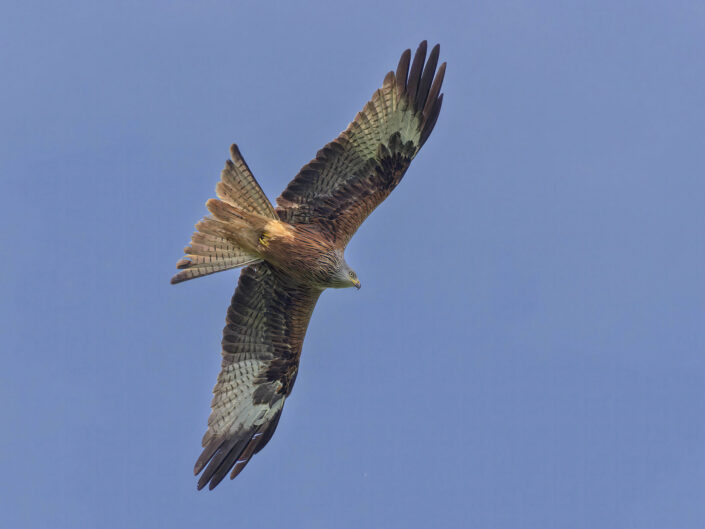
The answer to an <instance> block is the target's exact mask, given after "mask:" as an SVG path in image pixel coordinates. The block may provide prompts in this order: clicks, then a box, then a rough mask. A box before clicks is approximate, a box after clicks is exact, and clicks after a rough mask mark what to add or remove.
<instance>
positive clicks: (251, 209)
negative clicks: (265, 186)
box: [215, 143, 278, 219]
mask: <svg viewBox="0 0 705 529" xmlns="http://www.w3.org/2000/svg"><path fill="white" fill-rule="evenodd" d="M230 156H231V158H232V161H230V160H228V161H227V162H225V168H224V169H223V171H222V172H221V173H220V182H218V185H217V186H216V188H215V189H216V192H217V193H218V198H220V199H221V200H223V201H224V202H227V203H229V204H231V205H233V206H235V207H236V208H237V209H239V210H241V211H244V212H245V213H254V214H257V215H262V216H264V217H268V218H270V219H277V218H278V217H277V214H276V213H274V208H273V207H272V204H271V203H270V202H269V200H267V197H266V196H265V194H264V192H263V191H262V188H261V187H260V186H259V184H258V183H257V180H255V177H254V176H253V175H252V172H251V171H250V168H249V167H247V164H246V163H245V159H244V158H243V157H242V154H240V149H238V148H237V145H235V144H234V143H233V144H232V145H231V146H230Z"/></svg>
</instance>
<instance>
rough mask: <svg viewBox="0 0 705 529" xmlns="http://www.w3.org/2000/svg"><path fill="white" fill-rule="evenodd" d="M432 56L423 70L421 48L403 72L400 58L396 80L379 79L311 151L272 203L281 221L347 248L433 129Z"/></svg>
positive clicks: (407, 58) (435, 81) (436, 75)
mask: <svg viewBox="0 0 705 529" xmlns="http://www.w3.org/2000/svg"><path fill="white" fill-rule="evenodd" d="M439 49H440V48H439V46H438V45H436V46H434V48H433V49H432V50H431V53H430V55H429V57H428V61H427V62H426V64H425V66H424V61H425V58H426V41H423V42H422V43H421V44H420V45H419V47H418V49H417V50H416V54H415V55H414V61H413V63H411V68H410V62H411V51H410V50H406V51H405V52H404V53H403V54H402V56H401V59H400V60H399V66H398V68H397V71H396V73H395V72H389V73H388V74H387V76H386V77H385V79H384V84H383V86H382V88H381V89H379V90H377V91H376V92H375V93H374V95H373V96H372V99H371V100H370V101H369V102H368V103H367V104H366V105H365V107H364V108H363V110H362V112H359V113H358V114H357V116H355V119H354V120H353V122H352V123H350V125H349V126H348V128H347V129H345V130H344V131H343V132H342V133H341V134H340V136H338V138H336V139H335V140H333V141H332V142H331V143H329V144H328V145H326V146H325V147H324V148H323V149H321V150H320V151H318V154H317V155H316V158H315V159H313V160H312V161H311V162H309V163H308V164H307V165H305V166H304V167H303V168H302V169H301V171H300V172H299V174H298V175H296V177H295V178H294V179H293V180H292V181H291V182H290V183H289V185H288V186H287V188H286V189H285V190H284V192H283V193H282V194H281V196H280V197H279V198H278V199H277V204H278V207H277V210H276V211H277V214H278V215H279V217H280V218H281V219H282V220H284V221H286V222H289V223H292V224H297V223H305V224H309V223H311V224H318V225H320V226H321V227H322V228H323V229H326V230H327V231H328V232H329V233H331V235H333V236H334V237H335V238H336V240H337V241H340V242H342V243H343V244H347V242H348V241H349V240H350V238H351V237H352V236H353V234H354V233H355V231H357V229H358V228H359V227H360V225H361V224H362V222H363V221H364V220H365V219H366V218H367V216H368V215H369V214H370V213H372V211H373V210H374V209H375V208H376V207H377V206H378V205H379V204H380V203H381V202H382V201H383V200H384V199H385V198H386V197H387V196H388V195H389V193H391V192H392V190H393V189H394V188H395V187H396V186H397V184H398V183H399V182H400V181H401V179H402V177H403V176H404V173H405V172H406V170H407V168H408V167H409V164H410V163H411V160H412V159H413V158H414V156H416V153H418V152H419V149H421V147H422V146H423V144H424V143H425V142H426V140H427V139H428V136H429V134H431V131H432V130H433V127H434V125H435V124H436V119H437V118H438V113H439V112H440V110H441V104H442V102H443V95H442V94H440V90H441V84H442V83H443V76H444V74H445V66H446V65H445V63H443V64H442V65H441V66H440V68H438V71H437V72H436V64H437V63H438V53H439ZM407 73H408V76H407Z"/></svg>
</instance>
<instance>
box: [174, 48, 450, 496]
mask: <svg viewBox="0 0 705 529" xmlns="http://www.w3.org/2000/svg"><path fill="white" fill-rule="evenodd" d="M438 53H439V46H438V45H436V46H434V48H433V49H432V50H431V53H430V54H429V56H428V60H426V41H424V42H422V43H421V44H420V45H419V47H418V49H417V50H416V53H415V55H414V59H413V62H412V61H411V51H410V50H406V51H405V52H404V53H403V54H402V56H401V58H400V59H399V65H398V67H397V70H396V72H389V73H388V74H387V76H386V77H385V78H384V83H383V85H382V88H380V89H379V90H377V91H376V92H375V93H374V95H373V96H372V99H371V100H370V101H369V102H368V103H367V104H366V105H365V107H364V108H363V109H362V111H361V112H359V113H358V114H357V116H355V119H354V120H353V121H352V123H350V125H348V128H347V129H345V130H344V131H343V132H342V133H341V134H340V136H338V137H337V138H336V139H335V140H333V141H332V142H331V143H329V144H328V145H326V146H325V147H323V149H321V150H320V151H318V154H317V155H316V158H315V159H313V160H312V161H311V162H309V163H308V164H306V165H305V166H304V167H302V168H301V171H299V174H297V175H296V177H295V178H294V179H293V180H292V181H291V182H290V183H289V185H288V186H287V187H286V189H285V190H284V192H283V193H282V194H281V196H280V197H279V198H277V207H276V208H274V207H272V204H271V203H270V202H269V200H267V197H266V196H265V195H264V193H263V192H262V189H261V188H260V186H259V184H257V181H256V180H255V178H254V176H253V175H252V172H251V171H250V169H249V167H248V166H247V164H246V163H245V160H244V159H243V158H242V155H241V154H240V151H239V149H238V148H237V146H235V145H233V146H232V147H231V148H230V153H231V158H232V161H231V160H228V161H227V162H226V165H225V169H223V172H222V173H221V180H220V182H218V185H217V187H216V192H217V195H218V199H210V200H209V201H208V202H207V207H208V210H209V211H210V213H211V216H209V217H206V218H204V219H203V220H201V221H200V222H199V223H198V224H197V225H196V232H195V233H194V234H193V236H192V238H191V244H190V245H189V246H187V247H186V248H185V250H184V251H185V253H186V258H184V259H182V260H180V261H179V262H178V263H177V265H176V266H177V268H179V269H180V272H179V273H178V274H176V275H175V276H174V277H173V278H172V280H171V282H172V283H180V282H182V281H186V280H188V279H194V278H196V277H201V276H204V275H208V274H212V273H215V272H220V271H222V270H228V269H230V268H237V267H241V266H247V267H246V268H245V269H244V270H243V271H242V273H241V274H240V280H239V281H238V285H237V288H236V289H235V294H234V295H233V298H232V301H231V303H230V307H229V308H228V314H227V317H226V325H225V329H224V330H223V341H222V346H223V350H222V355H223V361H222V370H221V372H220V374H219V375H218V381H217V383H216V385H215V388H214V389H213V394H214V396H213V401H212V403H211V415H210V417H209V418H208V430H207V431H206V433H205V435H204V436H203V442H202V444H203V452H202V453H201V455H200V457H199V458H198V461H196V466H195V468H194V473H195V474H199V473H201V472H203V473H202V474H201V477H200V479H199V481H198V488H199V489H201V488H203V487H204V486H205V485H208V486H209V488H210V489H213V488H214V487H215V486H216V485H218V483H220V482H221V481H222V480H223V478H224V477H225V476H226V475H227V474H228V473H229V472H230V478H231V479H232V478H234V477H235V476H237V475H238V474H239V473H240V472H241V471H242V469H243V468H244V467H245V465H247V463H248V462H249V461H250V458H251V457H252V455H253V454H256V453H257V452H259V451H260V450H261V449H262V448H264V446H265V445H266V444H267V442H268V441H269V440H270V439H271V437H272V434H273V433H274V430H275V429H276V427H277V423H278V422H279V417H280V416H281V413H282V409H283V407H284V402H285V401H286V398H287V397H288V396H289V394H290V393H291V390H292V388H293V386H294V381H295V380H296V374H297V372H298V366H299V357H300V356H301V348H302V345H303V341H304V336H305V334H306V328H307V327H308V322H309V319H310V317H311V314H312V312H313V308H314V306H315V305H316V301H317V300H318V297H319V296H320V294H321V292H323V290H325V289H326V288H345V287H353V286H354V287H357V288H360V281H359V279H358V278H357V275H356V274H355V272H354V271H353V270H352V269H351V268H350V266H348V264H347V263H346V261H345V257H344V252H345V247H346V246H347V243H348V242H349V241H350V238H351V237H352V236H353V234H354V233H355V231H357V229H358V228H359V227H360V225H361V224H362V222H363V221H364V220H365V219H366V218H367V216H368V215H369V214H370V213H371V212H372V211H373V210H374V209H375V208H376V207H377V206H378V205H379V204H380V203H381V202H382V201H383V200H384V199H385V198H387V196H388V195H389V193H391V192H392V190H393V189H394V188H395V187H396V186H397V184H399V182H400V181H401V179H402V177H403V176H404V173H405V172H406V170H407V168H408V167H409V164H410V163H411V160H412V159H413V158H414V156H416V154H417V153H418V152H419V149H421V147H422V146H423V144H424V143H425V142H426V140H427V139H428V136H429V134H431V131H432V130H433V127H434V125H435V124H436V119H437V118H438V114H439V112H440V110H441V104H442V102H443V95H442V94H441V93H440V90H441V84H442V83H443V76H444V73H445V66H446V65H445V63H443V64H441V66H440V67H439V68H438V70H436V65H437V64H438Z"/></svg>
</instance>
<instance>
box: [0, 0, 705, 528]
mask: <svg viewBox="0 0 705 529" xmlns="http://www.w3.org/2000/svg"><path fill="white" fill-rule="evenodd" d="M264 4H268V6H266V7H265V6H264ZM336 4H337V3H335V2H322V1H321V2H308V3H306V4H305V6H304V5H300V6H295V5H294V3H293V2H284V1H280V2H271V3H270V2H247V3H245V2H229V3H228V2H210V1H207V2H186V1H177V2H121V3H120V4H116V3H106V2H85V3H81V2H72V3H69V4H65V3H49V2H43V3H42V2H11V3H6V4H5V5H4V8H3V15H2V21H0V34H1V35H2V41H3V43H2V46H0V68H1V71H2V82H1V83H0V102H1V112H2V116H1V119H0V127H1V128H0V140H1V141H0V178H1V179H2V192H1V193H0V211H1V214H2V224H1V226H2V227H1V228H0V247H2V249H3V251H2V263H3V270H2V274H1V276H0V291H1V292H2V303H1V305H0V326H1V331H2V370H0V400H1V401H2V406H0V420H1V421H2V424H3V433H2V435H1V436H0V465H1V468H2V476H3V477H2V478H0V525H1V526H2V527H8V528H9V527H12V528H46V527H52V528H72V529H73V528H77V527H105V528H124V527H170V528H181V527H184V528H193V527H239V528H265V527H274V526H283V527H287V528H307V529H310V528H329V527H341V528H356V529H357V528H361V527H424V528H427V527H473V528H507V529H517V528H541V529H546V528H560V529H564V528H566V527H570V528H584V529H594V528H600V529H607V528H615V529H625V528H638V529H645V528H664V527H677V528H680V529H683V528H696V527H698V528H699V527H702V526H703V524H704V523H705V501H704V500H703V498H704V497H705V448H704V447H705V383H704V380H705V324H704V323H705V301H704V300H705V276H704V272H703V270H704V269H705V243H704V242H703V240H704V237H703V235H704V234H703V231H704V230H703V228H705V214H704V213H703V205H704V202H705V182H704V177H705V104H704V101H705V100H704V99H703V94H704V93H705V92H704V89H703V86H705V67H704V65H705V4H703V2H701V1H693V2H682V1H673V2H630V1H627V2H587V1H586V2H575V1H568V2H520V1H497V0H487V1H476V2H436V3H433V2H416V1H412V2H408V1H404V2H398V1H390V2H379V1H375V2H368V1H360V2H352V3H351V2H348V3H345V4H337V5H336ZM422 39H428V40H429V42H430V43H435V42H440V43H441V59H442V60H446V61H448V72H447V75H446V82H445V86H444V92H445V94H446V95H445V101H444V107H443V111H442V113H441V116H440V119H439V121H438V124H437V126H436V129H435V131H434V133H433V135H432V136H431V138H430V140H429V141H428V143H427V144H426V146H425V147H424V149H423V150H422V151H421V153H420V155H419V156H418V157H417V159H416V160H415V161H414V163H413V165H412V167H411V169H410V170H409V172H408V173H407V175H406V178H405V179H404V181H403V183H402V184H401V186H400V187H399V188H398V189H397V190H396V191H395V192H394V193H393V194H392V196H391V197H390V199H389V200H388V201H387V202H385V203H384V204H383V206H382V207H381V208H379V209H378V210H377V211H376V212H375V213H374V214H373V215H372V216H371V217H370V219H369V220H368V221H367V222H366V224H365V225H364V226H363V228H362V229H361V230H360V231H359V232H358V234H357V236H356V237H355V239H354V240H353V241H352V243H351V245H350V246H349V247H348V251H347V254H346V255H347V258H348V261H349V262H350V264H351V265H352V266H353V267H355V269H356V271H357V272H358V274H359V275H360V277H361V279H362V282H363V285H364V286H363V288H362V290H360V291H359V292H357V291H355V290H354V289H350V290H346V291H330V292H327V293H325V294H324V295H323V297H322V299H321V301H320V302H319V305H318V307H317V309H316V312H315V314H314V316H313V319H312V321H311V326H310V328H309V333H308V336H307V339H306V343H305V344H304V352H303V358H302V364H301V371H300V375H299V378H298V380H297V383H296V388H295V390H294V392H293V394H292V397H291V398H290V399H289V401H288V403H287V406H286V410H285V413H284V414H283V417H282V420H281V423H280V425H279V428H278V430H277V432H276V435H275V436H274V438H273V440H272V442H271V443H270V444H269V445H268V446H267V447H266V449H264V450H263V451H262V452H261V453H260V454H258V455H257V456H256V457H255V458H254V459H253V461H252V462H251V464H250V465H249V466H248V467H247V469H246V470H245V471H244V472H243V473H242V474H241V475H240V477H238V478H237V479H236V480H235V481H233V482H230V481H226V482H224V483H223V484H221V485H220V486H219V487H218V488H217V489H216V490H215V491H213V492H207V491H202V492H200V493H198V492H197V491H196V481H195V479H194V478H193V476H192V474H191V472H192V467H193V463H194V461H195V459H196V457H197V456H198V454H199V452H200V450H199V448H200V440H201V436H202V434H203V432H204V428H205V425H206V418H207V416H208V411H209V402H210V392H211V389H212V386H213V383H214V381H215V377H216V374H217V372H218V370H219V365H220V347H219V343H220V335H221V329H222V326H223V322H224V317H225V309H226V307H227V305H228V303H229V300H230V297H231V295H232V290H233V286H234V283H235V281H236V278H237V272H233V271H230V272H226V273H223V274H219V275H217V276H211V277H208V278H204V279H200V280H197V281H193V282H189V283H186V284H183V285H178V286H172V285H170V284H169V278H170V277H171V275H172V273H173V272H174V264H175V262H176V261H177V260H178V259H179V258H180V256H181V250H182V247H183V246H184V245H185V244H186V243H187V241H188V239H189V236H190V234H191V231H192V227H193V224H194V223H195V222H196V221H197V220H198V219H199V218H200V217H201V216H202V215H203V214H204V213H205V208H204V202H205V201H206V199H208V198H209V197H211V196H213V190H214V186H215V183H216V181H217V179H218V175H219V172H220V169H221V168H222V166H223V162H224V160H225V159H226V157H227V155H228V147H229V145H230V143H231V142H237V143H238V144H239V145H240V148H241V150H242V152H243V154H244V156H245V159H246V160H247V161H248V163H249V165H250V166H251V168H252V170H253V171H254V173H255V176H256V177H257V178H258V180H259V181H260V182H261V184H262V187H263V188H264V190H265V192H266V193H267V194H268V196H269V197H270V198H271V199H274V198H275V197H276V196H277V195H278V194H279V192H280V191H281V190H282V189H283V187H284V186H285V184H286V183H287V182H288V181H289V180H290V179H291V178H292V177H293V175H294V174H295V173H296V172H297V170H298V169H299V168H300V167H301V166H302V165H303V164H304V163H306V162H307V161H309V160H310V159H311V158H312V157H313V156H314V154H315V153H316V151H317V150H318V149H319V148H320V147H321V146H323V145H324V144H325V143H326V142H328V141H329V140H331V139H332V138H334V137H335V136H336V135H337V134H338V132H340V131H341V130H342V129H343V128H345V126H346V125H347V123H348V122H349V121H350V120H351V119H352V118H353V116H354V115H355V113H356V112H357V111H358V110H360V109H361V108H362V105H363V104H364V103H365V101H367V99H368V98H369V96H370V95H371V94H372V92H373V91H374V90H375V89H376V88H377V87H378V86H379V85H380V84H381V82H382V79H383V78H384V75H385V73H386V72H387V71H389V70H390V69H393V68H394V67H395V66H396V62H397V59H398V57H399V54H400V53H401V51H402V50H404V49H405V48H407V47H412V48H413V47H415V46H416V45H417V44H418V43H419V41H421V40H422Z"/></svg>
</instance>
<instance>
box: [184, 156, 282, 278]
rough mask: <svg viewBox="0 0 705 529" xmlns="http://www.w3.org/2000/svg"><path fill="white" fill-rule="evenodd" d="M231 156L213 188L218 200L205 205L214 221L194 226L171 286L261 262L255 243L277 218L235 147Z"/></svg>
mask: <svg viewBox="0 0 705 529" xmlns="http://www.w3.org/2000/svg"><path fill="white" fill-rule="evenodd" d="M230 155H231V158H232V160H228V161H227V162H226V163H225V168H224V169H223V171H222V172H221V174H220V182H218V185H217V186H216V193H217V194H218V197H219V198H220V200H217V199H210V200H209V201H208V202H207V203H206V206H207V207H208V209H209V210H210V212H211V213H212V214H213V217H206V218H205V219H203V220H202V221H201V222H199V223H198V224H197V225H196V230H197V231H196V232H195V233H194V234H193V236H192V238H191V244H190V245H189V246H187V247H186V248H184V253H186V257H185V258H184V259H181V260H180V261H179V262H178V263H177V264H176V267H177V268H178V269H180V270H181V272H179V273H178V274H176V275H175V276H174V277H172V278H171V282H172V283H181V282H182V281H187V280H189V279H195V278H197V277H201V276H205V275H209V274H214V273H216V272H221V271H223V270H228V269H231V268H237V267H240V266H246V265H250V264H254V263H257V262H259V261H261V257H260V256H259V255H258V253H257V250H256V248H257V240H258V238H259V235H260V233H261V230H262V229H263V227H264V226H265V225H266V224H267V222H269V221H270V220H272V219H277V218H278V217H277V215H276V213H275V212H274V208H273V207H272V204H271V203H270V202H269V200H267V197H266V196H265V194H264V192H263V191H262V188H260V186H259V184H258V183H257V181H256V180H255V177H254V176H253V175H252V172H251V171H250V168H249V167H247V164H246V163H245V160H244V159H243V157H242V155H241V154H240V150H239V149H238V148H237V145H232V146H231V147H230Z"/></svg>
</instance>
